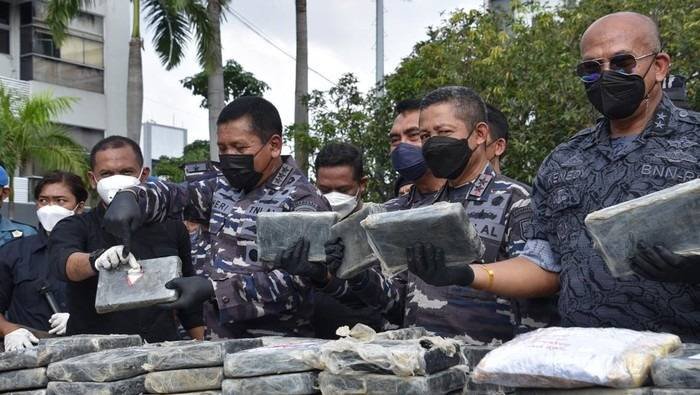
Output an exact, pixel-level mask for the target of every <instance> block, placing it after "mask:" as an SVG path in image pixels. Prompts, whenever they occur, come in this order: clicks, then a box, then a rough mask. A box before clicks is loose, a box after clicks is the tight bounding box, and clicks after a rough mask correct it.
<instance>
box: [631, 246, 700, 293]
mask: <svg viewBox="0 0 700 395" xmlns="http://www.w3.org/2000/svg"><path fill="white" fill-rule="evenodd" d="M630 261H631V263H632V265H631V266H632V270H634V271H635V273H637V274H639V275H640V276H642V277H644V278H647V279H649V280H654V281H664V282H670V283H688V284H698V283H700V255H690V256H682V255H678V254H674V253H673V252H671V251H669V250H668V249H667V248H666V247H664V246H660V245H657V246H654V247H653V248H652V247H650V246H649V245H647V244H646V243H644V242H641V241H640V242H639V243H638V244H637V253H636V254H635V255H634V256H632V258H630Z"/></svg>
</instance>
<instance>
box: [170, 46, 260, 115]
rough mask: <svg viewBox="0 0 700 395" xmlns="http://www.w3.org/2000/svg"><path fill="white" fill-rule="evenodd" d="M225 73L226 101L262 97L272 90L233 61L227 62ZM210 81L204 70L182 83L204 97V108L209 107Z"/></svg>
mask: <svg viewBox="0 0 700 395" xmlns="http://www.w3.org/2000/svg"><path fill="white" fill-rule="evenodd" d="M223 73H224V98H225V101H231V100H233V99H235V98H237V97H240V96H261V95H262V94H263V93H264V92H265V91H266V90H268V89H269V88H270V87H269V86H268V85H267V84H266V83H265V82H263V81H260V80H259V79H257V78H255V76H254V75H253V73H251V72H248V71H245V70H244V69H243V66H241V65H240V64H239V63H238V62H236V61H235V60H233V59H230V60H228V61H227V62H226V65H225V66H224V67H223ZM208 80H209V72H208V71H207V70H203V71H200V72H199V73H197V74H195V75H193V76H191V77H187V78H185V79H183V80H181V81H180V83H181V84H182V86H184V87H185V88H187V89H189V90H190V91H192V94H194V95H197V96H202V97H203V99H202V104H201V106H202V107H203V108H208V106H209V101H208V99H207V98H208V97H209V92H208V87H209V85H208V83H207V81H208ZM217 117H218V114H217Z"/></svg>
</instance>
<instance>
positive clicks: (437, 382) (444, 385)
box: [318, 365, 467, 395]
mask: <svg viewBox="0 0 700 395" xmlns="http://www.w3.org/2000/svg"><path fill="white" fill-rule="evenodd" d="M466 381H467V367H466V366H463V365H458V366H453V367H451V368H449V369H447V370H443V371H441V372H438V373H434V374H431V375H429V376H412V377H411V376H409V377H399V376H392V375H384V374H373V373H370V374H358V375H336V374H333V373H330V372H328V371H323V372H321V373H320V374H319V376H318V384H319V387H320V388H321V392H322V393H324V394H334V395H342V394H384V395H393V394H395V395H404V394H406V395H409V394H416V395H419V394H421V395H422V394H446V393H448V392H452V391H457V390H461V389H462V387H464V384H465V383H466Z"/></svg>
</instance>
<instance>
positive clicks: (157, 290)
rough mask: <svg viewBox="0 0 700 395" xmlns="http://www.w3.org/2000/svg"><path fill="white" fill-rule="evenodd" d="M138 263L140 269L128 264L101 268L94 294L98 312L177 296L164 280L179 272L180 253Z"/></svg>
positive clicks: (180, 271)
mask: <svg viewBox="0 0 700 395" xmlns="http://www.w3.org/2000/svg"><path fill="white" fill-rule="evenodd" d="M138 263H139V265H140V266H141V269H140V271H139V270H138V269H136V270H134V269H132V268H131V267H129V265H121V266H119V268H118V269H116V270H103V271H100V275H99V279H98V281H97V294H96V295H95V310H97V312H98V313H109V312H112V311H120V310H129V309H136V308H139V307H147V306H153V305H156V304H159V303H166V302H172V301H174V300H176V299H177V291H175V290H173V289H167V288H165V283H167V282H168V281H170V280H172V279H174V278H177V277H181V276H182V262H181V261H180V257H178V256H168V257H163V258H154V259H146V260H143V261H138Z"/></svg>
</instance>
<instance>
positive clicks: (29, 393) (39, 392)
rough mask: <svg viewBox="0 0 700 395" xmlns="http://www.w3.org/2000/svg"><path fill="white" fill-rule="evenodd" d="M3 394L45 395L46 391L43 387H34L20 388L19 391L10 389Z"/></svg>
mask: <svg viewBox="0 0 700 395" xmlns="http://www.w3.org/2000/svg"><path fill="white" fill-rule="evenodd" d="M4 394H5V395H46V394H47V392H46V390H45V389H36V390H26V391H25V390H21V391H10V392H5V393H4Z"/></svg>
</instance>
